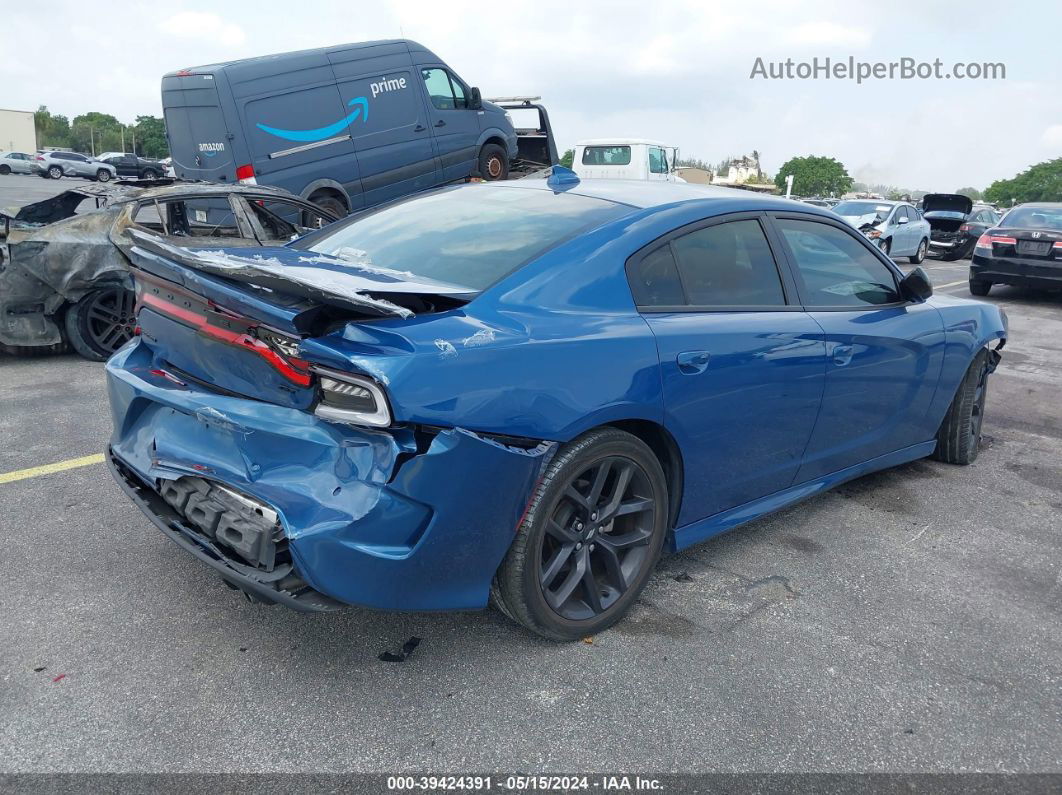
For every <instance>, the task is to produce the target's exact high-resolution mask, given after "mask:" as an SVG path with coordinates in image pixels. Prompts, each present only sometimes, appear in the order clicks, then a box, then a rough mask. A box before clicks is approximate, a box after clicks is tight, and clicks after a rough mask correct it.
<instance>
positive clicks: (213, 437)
mask: <svg viewBox="0 0 1062 795" xmlns="http://www.w3.org/2000/svg"><path fill="white" fill-rule="evenodd" d="M154 367H155V364H154V363H153V360H152V356H151V352H150V349H149V348H148V347H147V345H146V344H144V343H143V342H142V341H140V340H134V341H133V342H131V343H130V344H129V345H128V346H127V347H125V348H123V349H122V350H120V351H119V352H118V353H116V354H115V356H114V357H112V358H111V360H110V361H109V362H108V364H107V377H108V388H109V391H110V397H111V410H112V413H113V417H114V427H115V431H114V435H113V437H112V440H111V446H112V450H113V451H114V453H115V454H116V455H117V456H118V457H119V458H120V459H121V460H122V461H123V462H124V463H125V464H126V465H128V466H129V467H130V468H131V469H133V470H134V471H135V472H136V473H138V474H139V475H140V476H141V477H142V478H144V479H145V480H146V481H148V482H149V483H151V482H156V481H157V480H158V479H160V478H163V479H166V478H170V479H172V478H177V477H180V476H182V475H194V476H197V477H206V478H212V479H216V480H218V481H220V482H222V483H225V484H228V485H230V486H232V487H234V488H236V489H238V490H240V491H242V492H245V493H246V494H248V495H250V496H252V497H256V498H258V499H260V500H263V501H264V502H266V503H268V504H270V505H271V506H273V507H274V508H276V510H277V512H278V514H279V515H280V519H281V521H282V523H283V525H284V527H285V530H286V534H287V536H288V538H289V540H290V546H291V550H292V554H293V557H294V559H295V562H296V567H297V568H298V570H299V572H300V574H301V575H302V576H303V577H304V578H305V579H306V580H307V582H309V583H310V585H312V586H313V587H314V588H316V589H317V590H319V591H322V592H323V593H326V594H328V595H329V596H332V597H334V598H336V599H339V600H340V601H343V602H348V603H351V604H358V605H364V606H369V607H376V608H386V609H401V610H447V609H471V608H479V607H483V606H485V605H486V602H487V596H488V593H489V589H490V583H491V580H492V578H493V576H494V572H495V570H496V569H497V567H498V565H499V564H500V563H501V560H502V558H503V557H504V556H505V553H506V551H507V550H508V548H509V545H510V543H511V541H512V538H513V534H514V532H515V529H516V525H517V523H518V521H519V519H520V517H521V515H522V513H523V510H524V508H525V507H526V503H527V501H528V499H529V497H530V493H531V490H532V487H533V486H534V484H535V483H536V481H537V480H538V478H539V476H540V474H541V471H542V468H543V466H544V465H545V463H546V462H547V461H548V460H549V457H550V456H551V454H552V452H553V451H554V449H555V447H556V446H555V445H554V444H550V443H543V444H540V445H539V446H537V447H535V448H532V449H530V450H525V449H522V448H516V447H509V446H506V445H503V444H500V443H498V442H496V441H493V440H491V439H488V438H485V437H483V436H480V435H478V434H475V433H472V432H470V431H465V430H462V429H450V430H443V431H440V432H438V433H437V434H436V435H435V436H434V438H433V439H431V441H430V443H429V444H427V447H426V449H424V448H423V446H422V448H421V450H420V451H418V448H417V445H416V440H415V439H414V435H413V432H412V431H411V430H408V429H402V428H398V429H392V430H390V431H375V430H369V429H362V428H353V427H350V426H344V425H339V424H331V423H325V422H322V421H321V420H319V419H318V418H316V417H314V416H313V415H312V414H309V413H307V412H305V411H300V410H298V409H294V408H287V407H283V406H278V405H273V404H269V403H264V402H259V401H249V400H245V399H241V398H234V397H228V396H225V395H220V394H216V393H211V392H206V391H203V390H198V389H196V388H194V387H191V386H189V387H182V386H180V385H178V384H175V383H173V382H172V381H168V380H167V379H165V378H164V377H161V376H155V375H152V373H151V370H152V369H153V368H154Z"/></svg>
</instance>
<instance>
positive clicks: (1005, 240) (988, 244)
mask: <svg viewBox="0 0 1062 795" xmlns="http://www.w3.org/2000/svg"><path fill="white" fill-rule="evenodd" d="M993 243H999V244H1000V245H1001V246H1015V245H1017V244H1018V241H1017V240H1015V239H1014V238H1013V237H1007V236H1006V235H990V234H988V233H987V232H986V233H985V234H983V235H981V236H980V237H979V238H977V245H976V246H975V248H983V249H987V250H988V251H991V250H992V244H993Z"/></svg>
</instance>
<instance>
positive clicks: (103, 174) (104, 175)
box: [96, 168, 111, 182]
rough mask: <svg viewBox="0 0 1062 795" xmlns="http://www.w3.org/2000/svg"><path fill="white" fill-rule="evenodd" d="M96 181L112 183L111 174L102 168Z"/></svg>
mask: <svg viewBox="0 0 1062 795" xmlns="http://www.w3.org/2000/svg"><path fill="white" fill-rule="evenodd" d="M96 180H97V181H98V182H110V181H111V172H110V171H108V170H107V169H105V168H101V169H100V170H99V171H97V172H96Z"/></svg>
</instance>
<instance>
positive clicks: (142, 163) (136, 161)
mask: <svg viewBox="0 0 1062 795" xmlns="http://www.w3.org/2000/svg"><path fill="white" fill-rule="evenodd" d="M103 162H104V163H109V164H110V165H112V166H114V168H115V170H116V171H117V172H118V176H119V177H133V178H135V179H158V178H159V177H161V176H163V175H164V174H165V173H166V169H165V168H163V166H162V164H160V163H159V162H158V161H157V160H145V159H144V158H142V157H137V156H136V155H134V154H124V155H114V156H113V157H108V158H105V159H104V161H103Z"/></svg>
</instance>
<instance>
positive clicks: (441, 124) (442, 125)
mask: <svg viewBox="0 0 1062 795" xmlns="http://www.w3.org/2000/svg"><path fill="white" fill-rule="evenodd" d="M435 126H436V127H445V126H446V122H444V121H443V120H442V119H439V120H438V121H437V122H435Z"/></svg>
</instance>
